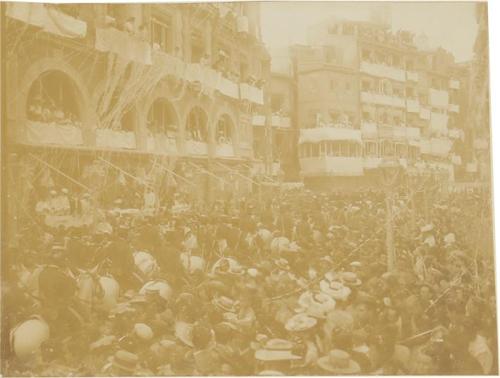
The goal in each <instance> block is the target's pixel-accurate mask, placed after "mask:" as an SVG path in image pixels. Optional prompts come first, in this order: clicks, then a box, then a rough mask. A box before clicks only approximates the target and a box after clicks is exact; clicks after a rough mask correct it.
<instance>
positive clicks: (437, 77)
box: [292, 19, 463, 186]
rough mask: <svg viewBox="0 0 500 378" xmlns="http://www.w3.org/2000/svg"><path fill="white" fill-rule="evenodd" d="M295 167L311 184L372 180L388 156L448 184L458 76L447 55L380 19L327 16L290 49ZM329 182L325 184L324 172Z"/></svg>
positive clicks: (457, 116) (455, 130) (457, 160)
mask: <svg viewBox="0 0 500 378" xmlns="http://www.w3.org/2000/svg"><path fill="white" fill-rule="evenodd" d="M292 56H293V60H294V62H295V68H296V71H295V74H296V79H297V85H298V99H297V106H298V109H299V115H298V124H299V126H300V139H299V146H298V149H299V156H300V165H301V172H302V174H303V176H304V179H305V181H306V182H309V183H310V184H311V185H315V184H318V185H320V184H321V185H323V184H325V185H328V186H331V185H332V183H334V184H335V185H343V184H346V185H348V186H352V185H356V186H357V185H364V184H370V183H373V184H376V182H377V181H376V180H372V179H370V177H371V176H372V175H374V174H378V171H379V169H380V168H381V164H382V163H383V161H384V160H387V159H390V160H397V161H398V162H399V164H400V165H401V166H402V167H404V168H408V170H407V171H408V172H411V173H415V174H417V175H418V174H423V173H427V174H428V173H432V174H433V175H442V176H445V177H446V179H448V180H453V177H454V171H455V169H454V165H460V164H462V162H461V159H460V158H459V156H455V154H454V153H453V151H452V147H453V146H454V143H455V140H456V139H461V138H462V139H463V133H462V132H461V131H460V130H458V126H457V125H458V124H459V119H460V112H461V109H460V106H459V104H458V102H459V99H460V88H461V86H460V80H459V78H460V76H454V75H455V74H456V73H457V72H458V71H456V70H454V69H453V68H454V67H455V62H454V58H453V56H452V55H451V54H450V53H448V52H447V51H445V50H443V49H441V48H437V49H429V48H428V47H427V46H426V40H425V37H424V36H418V37H415V36H414V35H413V34H412V33H410V32H408V31H399V32H397V33H393V32H392V31H391V30H390V28H389V26H388V25H387V23H386V22H383V23H376V22H372V21H370V22H353V21H343V20H337V19H330V20H327V21H325V22H323V23H320V24H318V25H315V26H313V27H311V28H310V32H309V45H308V46H295V47H293V53H292ZM328 177H330V178H332V180H325V178H328Z"/></svg>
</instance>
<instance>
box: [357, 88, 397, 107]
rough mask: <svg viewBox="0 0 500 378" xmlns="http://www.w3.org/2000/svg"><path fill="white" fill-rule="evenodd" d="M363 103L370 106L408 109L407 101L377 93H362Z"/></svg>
mask: <svg viewBox="0 0 500 378" xmlns="http://www.w3.org/2000/svg"><path fill="white" fill-rule="evenodd" d="M361 101H362V102H364V103H368V104H376V105H386V106H393V107H397V108H406V102H405V99H404V98H402V97H396V96H389V95H385V94H382V93H375V92H361Z"/></svg>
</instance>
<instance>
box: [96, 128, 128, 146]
mask: <svg viewBox="0 0 500 378" xmlns="http://www.w3.org/2000/svg"><path fill="white" fill-rule="evenodd" d="M96 145H97V147H109V148H120V149H121V148H125V149H135V148H136V142H135V133H134V132H133V131H121V130H111V129H97V130H96Z"/></svg>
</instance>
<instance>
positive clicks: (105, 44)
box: [4, 3, 270, 200]
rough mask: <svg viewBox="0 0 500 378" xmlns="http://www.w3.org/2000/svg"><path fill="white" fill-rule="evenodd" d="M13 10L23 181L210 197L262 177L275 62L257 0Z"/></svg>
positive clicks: (16, 6)
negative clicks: (261, 130) (262, 142)
mask: <svg viewBox="0 0 500 378" xmlns="http://www.w3.org/2000/svg"><path fill="white" fill-rule="evenodd" d="M6 16H7V17H6V31H7V33H6V34H7V35H6V51H7V75H6V78H7V80H6V84H7V93H8V95H9V96H8V100H7V101H8V107H7V125H6V127H5V128H4V132H5V135H6V141H7V144H6V148H7V149H8V153H9V155H8V156H9V161H8V163H9V169H11V170H12V171H13V172H14V171H15V172H19V171H22V172H24V173H23V174H22V175H20V178H19V180H25V181H27V182H30V181H33V182H34V183H35V184H36V185H42V186H43V185H45V187H47V188H48V187H54V186H56V187H59V188H60V187H70V188H71V189H74V190H75V191H82V190H83V191H85V190H87V189H90V190H92V189H95V188H92V187H91V186H92V185H102V186H103V187H113V185H114V183H113V181H118V182H122V183H123V182H129V183H136V184H137V183H138V184H144V183H145V185H146V187H148V188H158V187H160V188H164V187H170V186H175V187H177V188H181V189H185V190H186V192H189V193H192V194H193V195H194V196H196V197H198V198H199V199H203V200H207V199H208V200H213V199H214V198H222V197H221V195H228V196H231V193H234V192H242V193H243V192H247V191H248V190H250V188H251V186H252V185H254V184H253V180H252V179H251V178H250V175H251V171H252V169H253V168H252V166H253V164H254V162H255V159H254V153H253V126H252V117H253V115H254V114H262V113H264V111H263V109H264V108H265V106H264V105H265V104H264V98H265V96H264V83H265V82H266V80H268V77H269V72H270V68H269V67H270V60H269V59H270V58H269V54H268V53H267V51H266V49H265V48H264V45H263V43H262V41H261V37H260V10H259V5H258V4H257V3H217V4H216V3H213V4H211V3H202V4H168V5H167V4H68V5H57V4H28V3H9V4H7V6H6ZM39 171H40V172H42V173H39ZM153 173H154V174H153ZM40 177H42V178H43V180H42V181H43V183H41V182H40V180H41V179H40ZM95 177H97V178H98V179H97V181H96V180H95ZM92 178H94V179H92ZM18 184H19V183H18ZM13 185H15V183H13ZM26 187H29V185H27V186H26ZM11 189H13V188H11ZM19 196H22V194H21V193H20V194H19Z"/></svg>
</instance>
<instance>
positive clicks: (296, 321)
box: [285, 312, 317, 332]
mask: <svg viewBox="0 0 500 378" xmlns="http://www.w3.org/2000/svg"><path fill="white" fill-rule="evenodd" d="M316 323H317V320H316V319H315V318H313V317H311V316H309V315H307V314H305V313H303V312H302V313H299V314H297V315H294V316H292V317H291V318H290V319H288V321H287V322H286V324H285V329H286V330H287V331H291V332H299V331H306V330H308V329H311V328H312V327H314V326H315V325H316Z"/></svg>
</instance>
